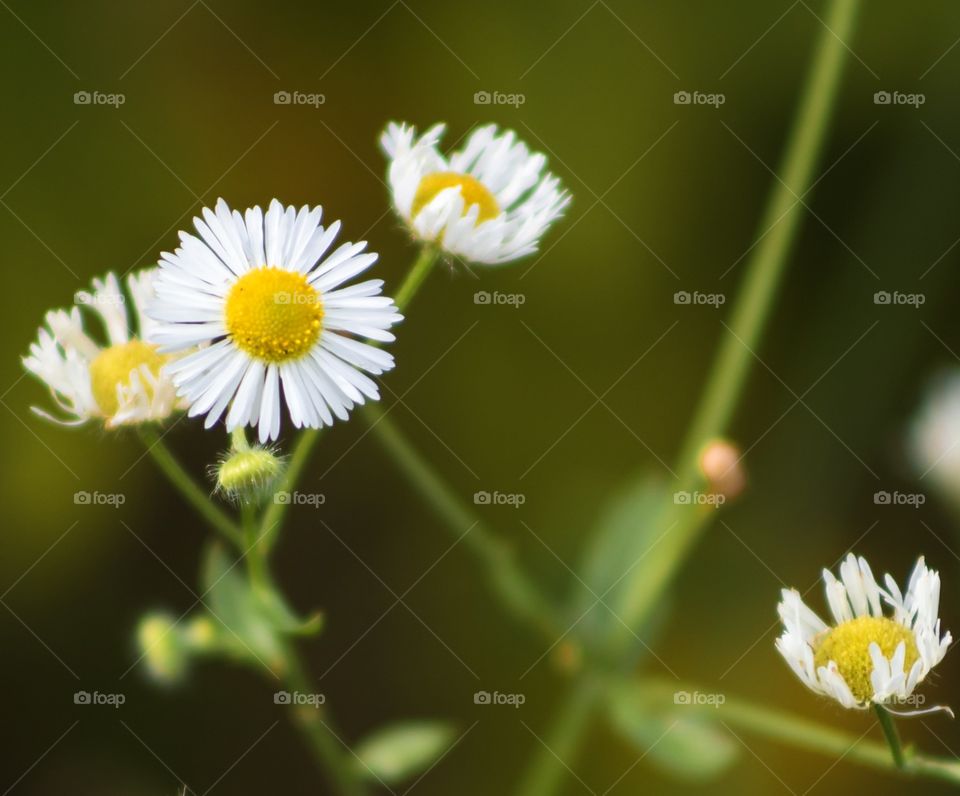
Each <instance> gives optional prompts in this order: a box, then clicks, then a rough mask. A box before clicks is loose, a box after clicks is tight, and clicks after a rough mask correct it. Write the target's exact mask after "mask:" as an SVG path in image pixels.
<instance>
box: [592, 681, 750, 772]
mask: <svg viewBox="0 0 960 796" xmlns="http://www.w3.org/2000/svg"><path fill="white" fill-rule="evenodd" d="M680 693H681V694H685V692H680ZM679 698H680V699H681V701H682V700H685V699H686V697H685V696H681V697H679ZM710 710H712V709H711V708H703V707H700V708H698V707H696V706H693V705H688V704H677V705H675V706H670V707H664V705H663V703H662V702H660V703H657V702H656V701H654V700H651V699H650V698H649V696H648V695H646V694H645V693H644V692H643V689H642V686H641V685H640V684H638V683H629V682H628V683H621V684H618V685H616V686H614V687H613V688H611V689H610V692H609V695H608V714H609V717H610V721H611V723H612V724H613V726H614V728H615V729H617V730H618V731H619V732H620V734H621V735H622V736H623V737H624V738H626V740H628V741H629V742H630V743H632V744H633V745H634V746H635V747H636V748H637V749H638V750H639V751H640V752H641V754H644V755H645V758H644V759H645V760H649V761H650V762H651V763H653V764H654V765H656V766H657V767H658V768H660V769H662V770H663V771H664V772H665V773H667V774H670V775H672V776H674V777H676V778H677V779H683V780H690V781H694V782H702V781H704V780H709V779H713V778H715V777H717V776H718V775H719V774H721V773H722V772H723V771H724V770H725V769H726V768H728V767H729V766H730V765H731V764H732V763H733V762H734V761H735V760H736V759H737V755H738V754H739V752H740V748H739V746H738V745H737V743H736V741H735V740H734V739H733V738H731V736H730V733H729V732H727V731H726V730H725V729H724V728H723V727H722V726H720V725H719V721H718V719H719V717H718V719H713V718H712V717H711V716H710V715H709V713H708V711H710Z"/></svg>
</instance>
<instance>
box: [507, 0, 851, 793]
mask: <svg viewBox="0 0 960 796" xmlns="http://www.w3.org/2000/svg"><path fill="white" fill-rule="evenodd" d="M859 4H860V0H832V2H831V3H830V7H829V10H828V14H827V18H826V21H825V24H824V26H823V30H822V31H821V34H820V39H819V42H818V44H817V50H816V53H815V55H814V59H813V65H812V67H811V69H810V71H809V73H808V76H807V80H806V84H805V87H804V90H803V96H802V98H801V100H800V104H799V106H798V108H797V112H796V115H795V117H794V120H793V125H792V128H791V131H790V135H789V139H788V143H787V148H786V152H785V154H784V159H783V164H782V166H781V168H780V174H782V177H781V179H780V180H778V181H777V182H776V183H775V184H774V186H773V191H772V193H771V194H770V197H769V199H768V201H767V207H766V212H765V213H764V216H763V220H762V222H761V227H760V228H761V230H762V232H763V233H765V235H764V237H763V239H762V240H761V241H760V243H759V244H758V245H757V247H756V248H755V249H754V252H753V254H752V256H751V258H750V260H749V263H748V265H747V273H746V276H745V277H744V283H743V287H742V288H741V292H740V294H739V296H738V299H737V302H736V304H735V306H734V309H733V313H732V315H731V319H730V323H729V327H730V328H729V330H728V331H729V334H727V335H725V336H724V339H723V342H722V343H721V346H720V350H719V352H718V354H717V356H716V357H715V359H714V362H713V367H712V369H711V371H710V375H709V377H708V379H707V384H706V387H705V389H704V392H703V397H702V398H701V400H700V403H699V406H698V409H697V411H696V413H695V415H694V419H693V421H692V423H691V425H690V428H689V431H688V433H687V436H686V439H685V441H684V444H683V445H682V447H681V452H680V457H679V462H680V464H679V466H678V476H679V481H678V483H677V489H678V490H681V491H688V492H694V491H696V490H697V488H698V486H699V485H700V484H701V481H702V477H701V474H700V471H699V456H700V451H701V449H702V446H703V445H704V444H705V443H707V442H708V441H709V440H711V439H713V438H715V437H718V436H722V435H723V434H724V433H725V432H726V430H727V427H728V425H729V423H730V420H731V418H732V416H733V412H734V410H735V408H736V405H737V402H738V399H739V397H740V394H741V392H742V391H743V387H744V385H745V383H746V378H747V375H748V373H749V370H750V366H751V365H752V364H753V359H754V354H753V351H754V350H755V349H756V347H757V345H758V343H759V340H760V337H761V335H762V333H763V330H764V327H765V326H766V322H767V319H768V317H769V314H770V311H771V308H772V306H773V301H774V298H775V296H776V293H777V288H778V286H779V283H780V280H781V277H782V276H783V273H784V270H785V268H786V265H787V262H788V260H789V255H790V252H791V249H792V247H793V244H794V242H795V240H796V237H797V233H798V231H799V229H800V221H801V219H802V217H803V213H804V209H803V207H802V205H801V204H800V202H798V201H797V197H801V196H803V195H804V194H805V193H806V192H807V191H808V189H809V188H810V186H811V184H812V180H813V173H814V168H815V166H816V165H817V163H818V162H819V159H820V154H821V151H822V149H823V144H824V141H825V138H826V132H827V127H828V125H829V121H830V118H831V116H832V113H833V108H834V105H835V101H836V96H837V92H838V89H839V85H840V77H841V74H842V71H843V59H844V58H845V57H846V54H847V52H846V44H845V41H846V40H847V39H849V38H850V35H851V33H852V31H853V27H854V21H855V19H856V15H857V11H858V7H859ZM706 516H707V515H706V514H704V513H703V512H699V511H697V510H696V507H693V506H683V505H677V504H675V503H673V502H671V503H670V504H668V505H666V506H665V507H664V509H663V511H662V512H661V516H660V522H659V527H661V528H669V529H670V532H669V533H668V534H667V535H666V536H665V537H664V539H663V541H662V542H660V543H659V544H658V545H656V546H655V547H654V548H653V549H652V550H650V551H649V560H648V562H647V565H646V566H644V567H643V571H642V573H639V574H638V577H635V578H633V579H631V580H629V581H628V583H627V588H626V597H625V600H624V602H623V604H622V605H619V606H618V611H617V613H618V615H619V616H620V617H621V618H622V621H623V622H624V624H625V625H626V626H627V627H637V626H640V625H642V624H643V622H644V621H645V620H646V619H647V617H648V616H649V614H650V611H651V610H652V609H653V608H654V607H655V606H656V605H657V604H658V603H659V602H660V599H661V595H662V594H663V592H664V590H665V589H666V588H668V586H669V585H670V583H671V581H672V580H673V577H674V576H675V574H676V572H677V570H678V569H679V568H680V565H681V564H682V563H683V561H684V560H685V559H686V557H687V555H688V554H689V552H690V551H691V550H692V549H693V547H694V544H695V542H696V540H697V539H698V537H699V535H700V532H701V531H702V529H703V528H704V527H705V524H706V523H705V518H706ZM582 691H583V689H582V688H578V687H575V688H574V690H573V692H572V695H571V696H569V697H568V700H571V701H574V702H576V701H577V700H579V699H580V698H581V697H580V694H581V692H582ZM584 693H585V692H584ZM589 715H590V711H587V710H577V711H575V712H571V708H570V707H569V706H566V707H562V708H561V709H560V714H559V719H558V722H565V721H568V720H570V719H569V717H570V716H573V717H574V719H576V720H579V721H580V722H581V723H586V721H587V719H588V718H589ZM572 751H574V750H571V752H572ZM570 757H572V755H570V756H568V757H566V758H564V759H566V760H569V759H570ZM551 765H552V766H557V765H559V763H557V762H556V760H555V758H554V756H553V754H552V753H551V752H549V751H547V750H541V751H540V752H539V753H538V759H537V760H535V761H534V763H533V768H532V769H531V770H532V771H537V770H538V769H540V768H544V767H547V766H551ZM554 790H555V783H553V782H551V781H549V780H546V779H544V778H542V777H541V778H539V779H537V778H534V777H532V776H531V777H528V778H527V780H526V788H525V789H522V790H521V791H520V793H521V794H523V796H547V794H550V793H552V792H553V791H554Z"/></svg>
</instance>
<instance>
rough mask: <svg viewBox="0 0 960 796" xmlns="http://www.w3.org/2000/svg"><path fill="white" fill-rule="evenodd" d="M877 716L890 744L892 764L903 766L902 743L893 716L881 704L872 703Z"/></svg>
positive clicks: (898, 766)
mask: <svg viewBox="0 0 960 796" xmlns="http://www.w3.org/2000/svg"><path fill="white" fill-rule="evenodd" d="M873 707H874V709H875V710H876V713H877V718H878V719H879V720H880V727H881V728H882V729H883V735H884V737H885V738H886V739H887V743H888V744H889V745H890V754H891V756H892V757H893V764H894V765H895V766H896V767H897V768H903V767H904V759H903V744H902V743H901V742H900V733H899V732H897V725H896V724H895V723H894V720H893V716H891V715H890V713H889V712H888V711H887V709H886V708H885V707H884V706H883V705H874V706H873Z"/></svg>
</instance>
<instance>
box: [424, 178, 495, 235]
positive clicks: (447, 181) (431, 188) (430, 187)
mask: <svg viewBox="0 0 960 796" xmlns="http://www.w3.org/2000/svg"><path fill="white" fill-rule="evenodd" d="M455 186H459V187H460V195H461V196H462V197H463V212H464V215H466V212H467V210H468V209H469V208H470V206H471V205H479V207H480V214H479V215H478V216H477V224H482V223H483V222H484V221H489V220H490V219H491V218H496V217H497V216H498V215H500V206H499V205H498V204H497V200H496V199H494V197H493V194H492V193H490V191H489V190H488V189H487V187H486V186H485V185H484V184H483V183H482V182H480V181H479V180H477V179H475V178H474V177H471V176H470V175H469V174H457V173H456V172H454V171H437V172H434V173H433V174H428V175H427V176H426V177H424V178H423V179H422V180H420V185H418V186H417V193H416V194H415V195H414V197H413V206H412V207H411V208H410V215H411V217H412V218H416V217H417V214H418V213H419V212H420V211H421V210H423V208H424V207H426V206H427V205H428V204H430V202H431V201H433V199H434V197H435V196H436V195H437V194H438V193H440V191H443V190H446V189H447V188H453V187H455Z"/></svg>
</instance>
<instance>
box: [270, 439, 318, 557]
mask: <svg viewBox="0 0 960 796" xmlns="http://www.w3.org/2000/svg"><path fill="white" fill-rule="evenodd" d="M319 438H320V429H317V428H307V429H304V430H303V431H301V432H300V435H299V436H298V437H297V441H296V442H295V443H294V444H293V451H292V453H291V454H290V460H289V461H288V462H287V469H286V471H285V472H284V474H283V479H282V481H281V482H280V485H279V486H278V487H277V490H276V492H275V493H274V499H273V500H272V501H271V502H270V503H269V504H268V505H267V508H266V510H265V511H264V512H263V518H262V519H261V521H260V532H259V534H258V538H259V540H260V541H259V547H260V548H261V549H262V550H263V552H264V554H265V555H266V554H268V553H269V552H270V550H272V549H273V546H274V544H276V541H277V537H278V536H279V534H280V530H281V528H282V527H283V520H284V517H285V516H286V513H287V508H288V507H289V505H290V503H289V501H286V502H285V501H282V500H281V501H278V500H277V499H276V495H277V494H278V493H280V492H286V493H290V492H293V490H294V489H295V488H296V486H297V482H298V481H299V480H300V474H301V473H302V472H303V469H304V468H305V467H306V466H307V462H308V461H309V460H310V454H311V453H312V452H313V447H314V445H316V444H317V440H318V439H319Z"/></svg>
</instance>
